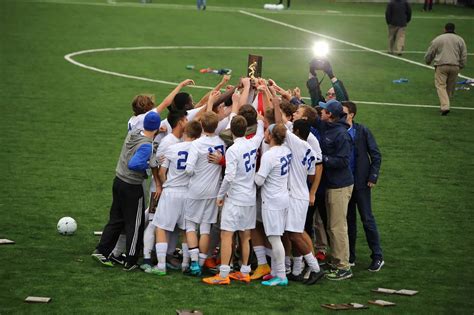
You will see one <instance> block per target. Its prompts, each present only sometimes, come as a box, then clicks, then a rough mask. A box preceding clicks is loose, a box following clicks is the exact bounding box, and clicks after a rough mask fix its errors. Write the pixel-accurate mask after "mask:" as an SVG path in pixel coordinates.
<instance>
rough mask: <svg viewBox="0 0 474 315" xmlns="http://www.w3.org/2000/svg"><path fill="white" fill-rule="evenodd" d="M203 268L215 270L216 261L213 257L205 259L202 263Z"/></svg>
mask: <svg viewBox="0 0 474 315" xmlns="http://www.w3.org/2000/svg"><path fill="white" fill-rule="evenodd" d="M204 267H206V268H207V269H210V270H216V268H217V262H216V259H215V258H214V257H208V258H206V260H205V261H204Z"/></svg>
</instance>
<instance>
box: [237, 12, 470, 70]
mask: <svg viewBox="0 0 474 315" xmlns="http://www.w3.org/2000/svg"><path fill="white" fill-rule="evenodd" d="M239 12H240V13H242V14H245V15H248V16H251V17H254V18H256V19H259V20H263V21H267V22H271V23H274V24H278V25H281V26H285V27H288V28H291V29H294V30H297V31H301V32H304V33H308V34H311V35H316V36H319V37H322V38H325V39H328V40H331V41H335V42H338V43H342V44H346V45H349V46H352V47H356V48H359V49H363V50H366V51H370V52H373V53H375V54H379V55H381V56H385V57H389V58H393V59H397V60H401V61H404V62H408V63H411V64H414V65H417V66H420V67H423V68H427V69H431V70H433V69H434V68H433V67H432V66H428V65H425V64H423V63H420V62H416V61H412V60H409V59H406V58H402V57H398V56H394V55H390V54H387V53H384V52H381V51H378V50H375V49H372V48H369V47H365V46H362V45H359V44H355V43H351V42H348V41H345V40H342V39H338V38H335V37H331V36H328V35H325V34H321V33H317V32H313V31H310V30H307V29H305V28H302V27H298V26H295V25H291V24H288V23H284V22H280V21H277V20H273V19H269V18H266V17H264V16H261V15H257V14H253V13H250V12H247V11H242V10H241V11H239ZM459 76H460V77H461V78H464V79H472V78H470V77H467V76H464V75H462V74H459Z"/></svg>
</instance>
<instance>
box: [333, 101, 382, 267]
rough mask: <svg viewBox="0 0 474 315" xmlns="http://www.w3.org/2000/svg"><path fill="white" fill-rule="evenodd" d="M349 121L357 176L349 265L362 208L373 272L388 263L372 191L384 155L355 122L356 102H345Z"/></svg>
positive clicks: (351, 207)
mask: <svg viewBox="0 0 474 315" xmlns="http://www.w3.org/2000/svg"><path fill="white" fill-rule="evenodd" d="M342 106H343V110H344V113H346V121H347V123H348V124H349V126H350V128H349V130H348V132H349V135H350V136H351V138H352V154H351V158H350V166H351V170H352V174H353V175H354V190H353V191H352V197H351V200H350V201H349V207H348V210H347V226H348V231H349V264H351V266H354V265H355V259H356V254H355V245H356V239H357V220H356V219H357V213H356V206H357V209H359V214H360V219H361V220H362V224H363V226H364V231H365V237H366V239H367V243H368V244H369V247H370V250H371V251H372V255H371V256H370V257H371V258H372V263H371V264H370V266H369V271H372V272H376V271H379V270H380V268H382V266H383V265H384V261H383V257H382V248H381V247H380V237H379V232H378V230H377V224H376V223H375V218H374V215H373V214H372V203H371V197H370V194H371V191H372V187H374V186H375V184H376V183H377V179H378V177H379V170H380V164H381V163H382V155H381V154H380V150H379V148H378V147H377V142H375V138H374V136H373V135H372V133H371V132H370V130H369V129H368V128H367V127H366V126H364V125H361V124H358V123H356V122H354V117H355V115H356V114H357V107H356V104H354V103H352V102H343V103H342Z"/></svg>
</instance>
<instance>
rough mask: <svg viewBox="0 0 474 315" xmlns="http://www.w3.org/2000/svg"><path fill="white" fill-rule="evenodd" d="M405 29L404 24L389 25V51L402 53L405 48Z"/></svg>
mask: <svg viewBox="0 0 474 315" xmlns="http://www.w3.org/2000/svg"><path fill="white" fill-rule="evenodd" d="M405 29H406V27H405V26H403V27H401V26H394V25H389V26H388V52H389V53H392V54H401V53H402V52H403V50H404V49H405Z"/></svg>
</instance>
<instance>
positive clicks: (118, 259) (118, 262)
mask: <svg viewBox="0 0 474 315" xmlns="http://www.w3.org/2000/svg"><path fill="white" fill-rule="evenodd" d="M126 258H127V255H125V254H123V253H122V254H120V255H119V256H117V257H116V256H115V255H114V254H110V256H109V260H110V261H111V262H112V263H113V264H114V265H122V266H123V265H124V264H125V259H126Z"/></svg>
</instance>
